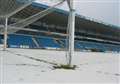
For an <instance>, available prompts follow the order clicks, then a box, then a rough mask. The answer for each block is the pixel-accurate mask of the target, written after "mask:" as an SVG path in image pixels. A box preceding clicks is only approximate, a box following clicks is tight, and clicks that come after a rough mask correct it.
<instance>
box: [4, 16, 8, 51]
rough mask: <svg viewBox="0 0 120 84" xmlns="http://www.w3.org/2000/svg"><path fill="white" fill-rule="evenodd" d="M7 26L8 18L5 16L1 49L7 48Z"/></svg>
mask: <svg viewBox="0 0 120 84" xmlns="http://www.w3.org/2000/svg"><path fill="white" fill-rule="evenodd" d="M7 27H8V18H5V28H4V47H3V50H6V48H7Z"/></svg>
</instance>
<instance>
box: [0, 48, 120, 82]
mask: <svg viewBox="0 0 120 84" xmlns="http://www.w3.org/2000/svg"><path fill="white" fill-rule="evenodd" d="M119 60H120V53H110V52H109V53H100V52H75V56H74V57H73V59H72V64H74V65H77V68H76V69H75V70H65V69H54V68H53V67H52V66H53V65H54V63H55V64H65V63H66V57H65V51H55V50H41V49H16V48H8V49H7V50H6V51H3V50H2V48H0V61H1V66H0V70H1V83H2V84H9V83H11V84H14V83H15V84H18V83H20V84H23V83H25V84H26V83H28V84H29V83H32V84H35V83H38V84H40V83H92V84H93V83H113V84H114V83H115V84H117V83H119V80H120V71H119Z"/></svg>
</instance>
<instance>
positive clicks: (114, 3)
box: [37, 0, 120, 27]
mask: <svg viewBox="0 0 120 84" xmlns="http://www.w3.org/2000/svg"><path fill="white" fill-rule="evenodd" d="M37 2H39V3H43V4H47V5H53V4H55V3H57V1H56V0H51V1H50V0H37ZM74 2H75V9H76V13H78V14H80V15H83V16H86V17H88V18H91V19H92V18H93V19H95V20H97V21H102V22H105V23H107V24H112V25H116V26H119V27H120V0H74ZM58 8H61V9H63V10H68V6H67V3H66V2H65V3H64V4H62V5H61V6H59V7H58Z"/></svg>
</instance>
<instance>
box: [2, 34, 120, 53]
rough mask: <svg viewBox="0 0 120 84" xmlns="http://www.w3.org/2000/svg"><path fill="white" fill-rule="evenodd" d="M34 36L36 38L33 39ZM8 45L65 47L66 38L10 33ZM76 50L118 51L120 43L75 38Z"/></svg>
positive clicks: (16, 46)
mask: <svg viewBox="0 0 120 84" xmlns="http://www.w3.org/2000/svg"><path fill="white" fill-rule="evenodd" d="M33 38H34V39H33ZM2 40H3V36H2V35H0V44H2V43H3V42H2ZM7 41H8V47H10V48H54V49H65V48H66V46H67V44H66V39H55V38H52V37H47V36H46V37H45V36H44V37H43V36H39V37H32V36H22V35H13V34H10V35H8V39H7ZM75 50H91V51H102V52H104V51H117V52H120V46H119V45H113V44H105V43H98V42H90V41H82V40H75Z"/></svg>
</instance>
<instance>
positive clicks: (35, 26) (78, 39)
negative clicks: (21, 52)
mask: <svg viewBox="0 0 120 84" xmlns="http://www.w3.org/2000/svg"><path fill="white" fill-rule="evenodd" d="M2 1H3V2H4V0H2ZM5 1H6V2H8V4H9V5H11V4H10V3H12V1H14V3H12V4H14V5H15V7H13V8H14V10H16V9H15V8H19V7H21V6H23V5H24V7H25V8H24V9H23V10H20V11H18V12H16V13H15V14H13V15H12V16H11V17H10V18H9V19H8V33H9V35H8V40H7V41H8V47H12V48H55V49H56V48H60V49H65V48H66V47H67V44H66V34H67V33H66V32H67V20H68V14H69V13H68V12H67V11H64V10H61V9H56V8H55V11H54V12H52V13H50V14H48V15H47V16H45V17H43V18H40V19H39V17H38V16H37V17H36V18H37V19H36V18H35V19H36V21H34V18H31V19H30V24H29V20H26V18H28V17H30V16H33V15H35V14H37V13H39V12H41V11H43V10H45V9H47V8H48V7H49V6H46V5H43V4H40V3H36V2H34V3H31V1H32V0H31V1H30V3H29V4H26V2H25V3H23V4H22V3H20V5H18V6H17V5H16V4H15V3H16V0H5ZM9 1H11V2H9ZM18 1H19V0H18ZM3 2H2V3H3ZM2 3H0V4H1V5H2ZM18 4H19V3H18ZM4 6H5V5H3V8H4V10H5V8H7V7H8V6H5V7H4ZM10 7H12V6H10ZM2 10H3V9H2ZM2 10H1V12H0V14H1V15H4V14H6V12H3V11H2ZM2 12H3V13H2ZM8 12H9V13H11V12H12V10H11V11H8ZM28 19H29V18H28ZM21 20H26V22H24V23H21ZM19 21H20V23H19ZM31 21H33V22H31ZM27 22H28V23H27ZM27 24H28V25H27ZM75 25H76V26H75V49H76V50H91V51H102V52H104V51H116V52H120V38H119V37H120V27H117V26H114V25H110V24H105V23H103V22H99V21H96V20H94V19H89V18H87V17H84V16H81V15H78V14H76V22H75ZM9 26H14V29H12V28H10V27H9ZM3 29H4V20H3V18H0V44H2V43H3Z"/></svg>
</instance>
